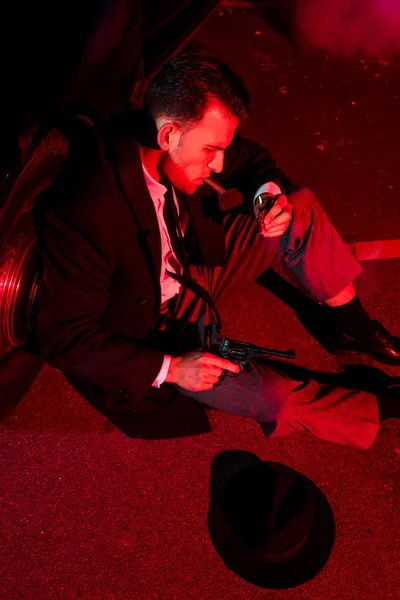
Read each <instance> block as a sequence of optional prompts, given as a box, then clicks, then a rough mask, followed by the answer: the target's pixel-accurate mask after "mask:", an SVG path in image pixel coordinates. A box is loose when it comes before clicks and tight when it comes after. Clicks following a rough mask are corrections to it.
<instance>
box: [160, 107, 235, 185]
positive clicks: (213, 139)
mask: <svg viewBox="0 0 400 600" xmlns="http://www.w3.org/2000/svg"><path fill="white" fill-rule="evenodd" d="M237 126H238V119H237V117H235V116H234V115H233V114H232V113H231V112H229V111H228V110H227V109H226V108H225V107H224V106H223V105H222V104H221V103H220V102H218V101H217V100H212V101H211V102H210V103H209V104H208V105H207V106H206V108H205V110H204V113H203V117H202V119H201V121H197V122H195V123H194V124H193V125H192V126H191V127H190V129H187V130H185V131H182V130H181V129H180V128H179V127H178V128H177V129H176V130H175V131H174V132H173V134H172V135H171V136H170V138H169V142H168V148H167V149H166V150H164V152H163V155H162V159H161V163H160V167H161V170H162V175H163V176H164V177H166V178H167V179H168V180H169V181H170V183H172V185H173V186H174V187H175V188H176V189H178V190H179V191H181V192H183V193H185V194H193V193H194V192H195V191H196V189H197V188H198V186H199V185H202V183H203V179H204V178H205V177H209V176H210V174H211V172H212V171H215V172H217V173H220V172H221V171H222V169H223V166H224V151H225V149H226V148H227V147H228V146H229V144H230V143H231V141H232V139H233V136H234V133H235V130H236V128H237Z"/></svg>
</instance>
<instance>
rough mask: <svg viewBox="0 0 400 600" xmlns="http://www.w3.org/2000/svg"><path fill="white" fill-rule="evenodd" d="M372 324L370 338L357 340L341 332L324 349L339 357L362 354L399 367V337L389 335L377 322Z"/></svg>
mask: <svg viewBox="0 0 400 600" xmlns="http://www.w3.org/2000/svg"><path fill="white" fill-rule="evenodd" d="M373 322H374V323H375V326H376V331H375V333H374V335H372V336H371V337H368V338H365V339H362V340H359V339H355V338H351V337H350V336H348V335H346V334H345V333H343V332H342V331H341V332H339V333H338V334H337V335H336V336H335V339H334V340H331V341H330V342H329V343H328V344H326V349H327V350H328V351H329V352H331V353H332V354H338V355H341V356H346V355H352V354H354V353H357V354H364V355H366V356H370V357H371V358H374V359H375V360H377V361H379V362H381V363H385V364H388V365H400V337H398V336H396V335H392V334H391V333H389V332H388V331H387V329H385V328H384V326H383V325H382V323H379V321H373Z"/></svg>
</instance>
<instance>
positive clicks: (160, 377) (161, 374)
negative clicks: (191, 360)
mask: <svg viewBox="0 0 400 600" xmlns="http://www.w3.org/2000/svg"><path fill="white" fill-rule="evenodd" d="M170 364H171V357H170V356H169V354H166V355H165V356H164V362H163V364H162V367H161V369H160V372H159V374H158V375H157V377H156V378H155V380H154V381H153V383H152V384H151V387H156V388H159V387H160V385H161V384H162V383H164V381H165V379H166V377H167V374H168V369H169V365H170Z"/></svg>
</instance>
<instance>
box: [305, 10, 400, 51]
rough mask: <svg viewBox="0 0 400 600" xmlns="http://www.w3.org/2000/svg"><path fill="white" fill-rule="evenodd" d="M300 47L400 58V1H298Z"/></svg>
mask: <svg viewBox="0 0 400 600" xmlns="http://www.w3.org/2000/svg"><path fill="white" fill-rule="evenodd" d="M296 28H297V38H298V40H299V42H300V43H302V42H303V43H305V44H310V45H312V46H316V47H318V48H323V49H326V50H330V51H331V52H333V53H335V54H342V55H347V56H350V55H352V54H355V53H357V52H360V53H362V54H365V55H366V56H369V57H371V58H383V57H393V56H397V55H400V0H298V2H297V12H296Z"/></svg>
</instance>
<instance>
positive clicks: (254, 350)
mask: <svg viewBox="0 0 400 600" xmlns="http://www.w3.org/2000/svg"><path fill="white" fill-rule="evenodd" d="M216 346H217V351H218V353H219V354H220V355H221V356H222V357H223V358H226V359H228V360H230V361H232V362H233V363H235V364H237V365H239V366H240V373H242V372H243V370H244V367H245V366H246V365H247V364H248V362H249V360H250V359H251V358H268V357H270V356H278V357H280V358H295V357H296V355H295V353H294V350H273V349H272V348H263V347H262V346H256V345H255V344H250V343H248V342H240V341H238V340H231V339H230V338H227V337H223V336H219V337H218V338H217V341H216ZM240 373H231V372H228V371H227V372H225V375H228V376H229V377H238V375H240Z"/></svg>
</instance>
